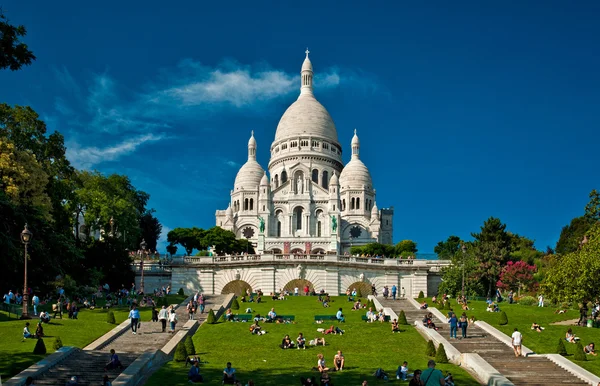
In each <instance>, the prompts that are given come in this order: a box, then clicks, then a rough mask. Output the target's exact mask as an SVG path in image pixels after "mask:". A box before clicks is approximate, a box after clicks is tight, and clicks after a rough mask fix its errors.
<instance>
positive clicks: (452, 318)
mask: <svg viewBox="0 0 600 386" xmlns="http://www.w3.org/2000/svg"><path fill="white" fill-rule="evenodd" d="M448 323H450V339H452V338H454V339H456V331H457V330H458V318H457V317H456V314H455V313H454V312H453V313H452V314H451V315H450V319H449V320H448Z"/></svg>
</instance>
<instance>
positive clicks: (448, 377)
mask: <svg viewBox="0 0 600 386" xmlns="http://www.w3.org/2000/svg"><path fill="white" fill-rule="evenodd" d="M444 381H445V382H446V386H454V378H452V373H448V375H446V378H444Z"/></svg>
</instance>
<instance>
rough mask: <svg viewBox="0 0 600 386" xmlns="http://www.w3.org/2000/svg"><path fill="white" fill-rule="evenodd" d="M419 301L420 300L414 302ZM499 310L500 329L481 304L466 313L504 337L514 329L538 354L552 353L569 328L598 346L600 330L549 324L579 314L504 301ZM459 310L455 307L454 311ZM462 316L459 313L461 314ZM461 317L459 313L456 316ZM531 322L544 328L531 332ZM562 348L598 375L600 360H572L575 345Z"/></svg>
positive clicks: (496, 315) (584, 341)
mask: <svg viewBox="0 0 600 386" xmlns="http://www.w3.org/2000/svg"><path fill="white" fill-rule="evenodd" d="M417 301H419V302H421V301H422V299H417ZM427 302H428V304H429V305H430V306H432V303H431V298H429V299H427ZM451 304H452V305H453V306H454V305H455V304H456V303H455V300H454V299H453V300H452V303H451ZM499 305H500V310H502V311H505V312H506V316H507V317H508V324H507V325H505V326H500V325H499V324H498V318H499V315H500V313H492V312H486V310H485V309H486V307H487V305H486V303H485V302H484V301H471V302H470V303H469V306H470V307H471V308H472V310H471V311H467V315H469V316H471V315H475V317H476V318H477V319H478V320H483V321H485V322H487V323H489V324H491V325H492V326H494V327H496V328H497V329H499V330H500V331H502V332H504V333H505V334H507V335H509V336H510V335H511V334H512V332H513V331H514V329H515V327H516V328H518V329H519V331H521V333H522V334H523V344H524V345H525V346H527V347H528V348H530V349H531V350H533V351H534V352H536V353H538V354H555V353H556V348H557V346H558V339H559V338H564V337H565V333H566V332H567V329H568V328H569V327H571V328H572V329H573V332H574V333H575V335H577V336H579V337H580V338H581V343H582V344H583V345H585V344H588V343H590V342H595V343H596V346H598V344H599V343H600V329H598V328H587V327H577V326H561V325H559V326H556V325H551V323H554V322H558V321H563V320H571V319H579V311H577V310H573V309H568V310H567V312H566V313H564V314H555V313H554V311H556V310H557V308H552V307H543V308H542V307H538V306H537V304H536V305H534V306H524V305H520V304H508V303H507V302H501V303H500V304H499ZM459 309H460V308H459V307H456V309H455V310H456V311H457V313H458V310H459ZM440 311H442V312H443V313H444V315H445V314H447V313H448V311H446V310H440ZM461 313H462V312H461ZM458 314H459V315H460V313H458ZM533 322H536V323H538V324H539V325H541V326H542V327H544V328H545V330H544V331H542V332H540V333H538V332H535V331H533V330H531V324H532V323H533ZM565 347H566V349H567V352H568V354H569V355H568V356H567V357H566V358H568V359H570V360H572V361H573V362H574V363H577V364H578V365H579V366H581V367H583V368H585V369H586V370H588V371H590V372H592V373H594V374H596V375H599V376H600V359H599V357H594V356H591V355H588V356H587V359H588V360H587V361H585V362H580V361H575V360H573V355H572V354H573V353H574V352H575V345H574V344H572V343H567V342H565Z"/></svg>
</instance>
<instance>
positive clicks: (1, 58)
mask: <svg viewBox="0 0 600 386" xmlns="http://www.w3.org/2000/svg"><path fill="white" fill-rule="evenodd" d="M25 35H27V30H26V29H25V27H24V26H22V25H19V26H14V25H12V24H9V23H8V19H7V18H6V17H5V16H4V14H3V13H2V9H0V36H1V37H2V39H0V70H4V69H6V68H10V69H11V70H12V71H17V70H20V69H21V67H23V66H28V65H30V64H31V62H32V61H34V60H35V59H36V58H35V55H33V52H31V51H30V50H29V48H28V47H27V44H25V43H22V42H21V41H20V38H21V37H23V36H25Z"/></svg>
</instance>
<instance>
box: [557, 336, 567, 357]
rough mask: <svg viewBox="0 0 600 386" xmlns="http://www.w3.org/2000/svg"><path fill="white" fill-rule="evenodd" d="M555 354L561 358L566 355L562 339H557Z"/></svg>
mask: <svg viewBox="0 0 600 386" xmlns="http://www.w3.org/2000/svg"><path fill="white" fill-rule="evenodd" d="M556 353H557V354H560V355H562V356H566V355H567V349H566V348H565V342H564V340H563V338H558V346H557V347H556Z"/></svg>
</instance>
